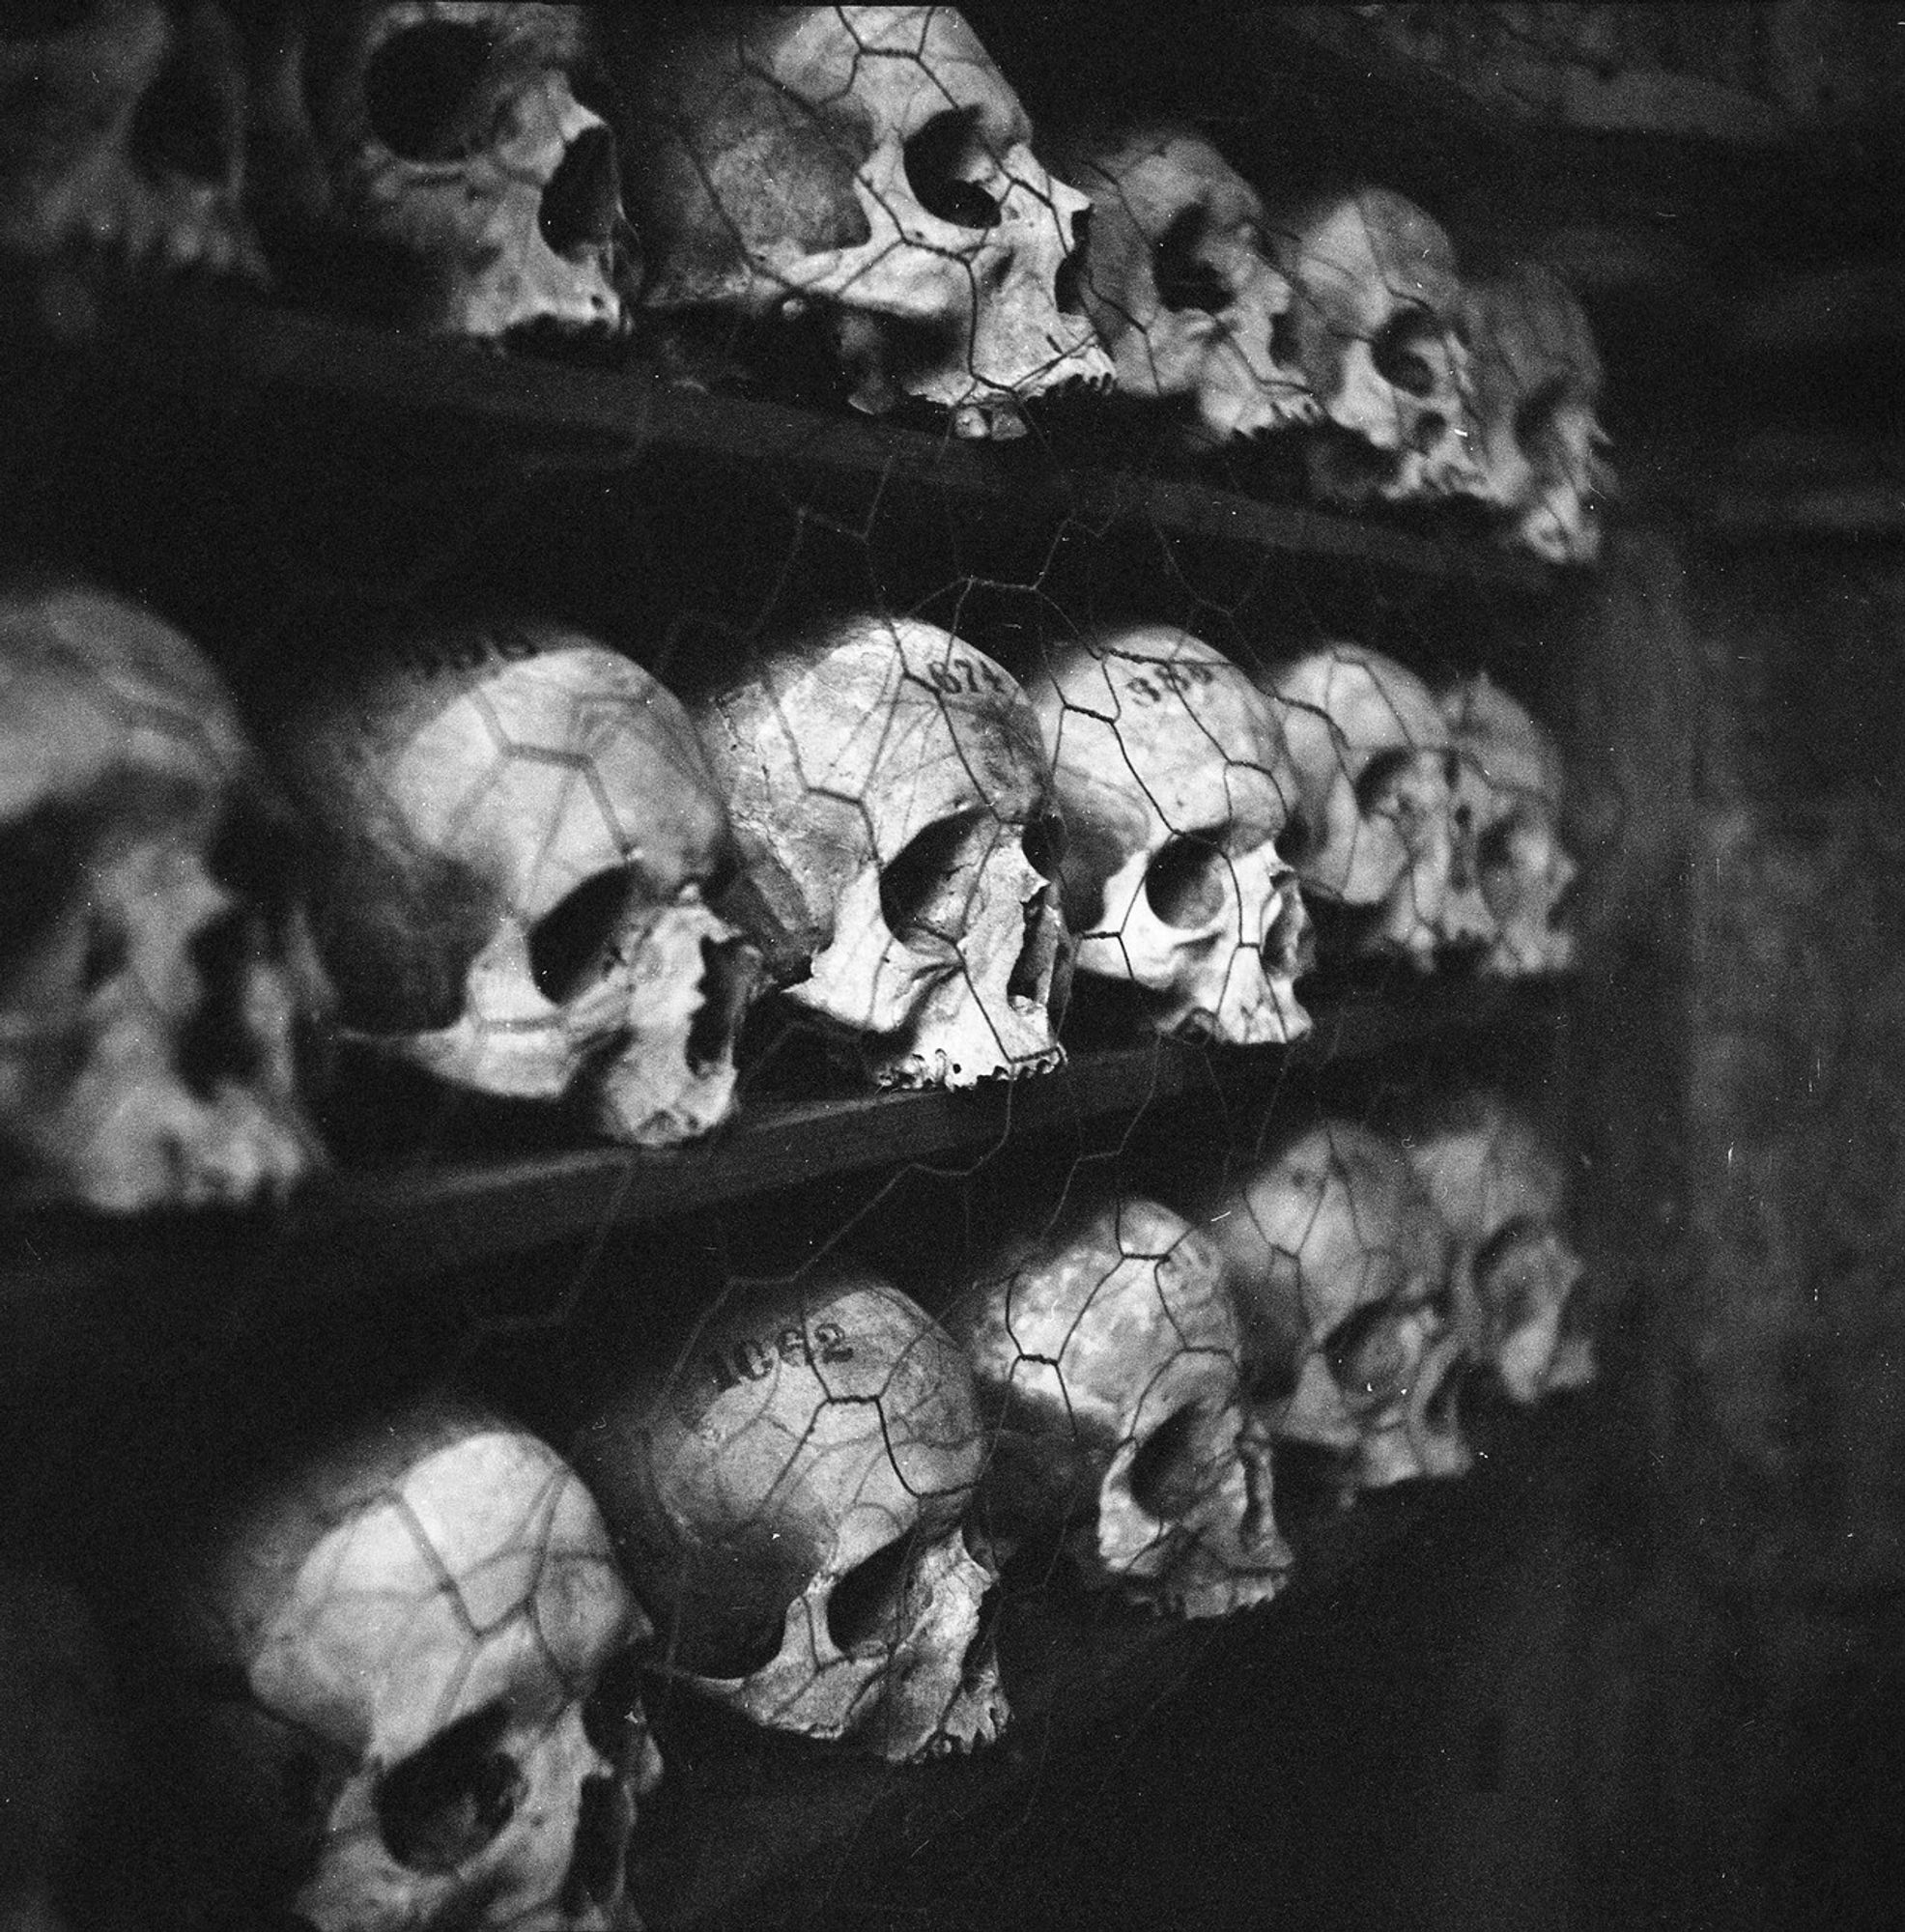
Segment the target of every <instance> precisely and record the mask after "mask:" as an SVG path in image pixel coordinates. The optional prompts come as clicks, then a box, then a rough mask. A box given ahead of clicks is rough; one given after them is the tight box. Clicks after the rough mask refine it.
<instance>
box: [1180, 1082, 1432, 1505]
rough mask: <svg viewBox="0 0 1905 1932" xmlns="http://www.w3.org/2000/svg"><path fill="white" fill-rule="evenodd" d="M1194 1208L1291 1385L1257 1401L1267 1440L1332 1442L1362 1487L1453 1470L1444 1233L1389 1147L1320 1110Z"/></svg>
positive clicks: (1400, 1155) (1399, 1153) (1400, 1156)
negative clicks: (1318, 1116)
mask: <svg viewBox="0 0 1905 1932" xmlns="http://www.w3.org/2000/svg"><path fill="white" fill-rule="evenodd" d="M1203 1219H1204V1226H1205V1228H1206V1230H1207V1232H1208V1234H1209V1236H1210V1237H1211V1239H1212V1240H1213V1241H1214V1242H1215V1244H1216V1246H1217V1247H1218V1248H1219V1249H1220V1250H1221V1251H1222V1253H1223V1255H1224V1258H1225V1261H1226V1263H1227V1264H1228V1265H1229V1268H1230V1271H1231V1279H1232V1281H1233V1282H1234V1284H1235V1286H1236V1291H1237V1294H1238V1297H1239V1299H1240V1300H1241V1301H1242V1303H1243V1305H1244V1307H1245V1310H1246V1313H1247V1315H1248V1316H1249V1318H1250V1320H1251V1321H1252V1322H1253V1324H1254V1326H1255V1328H1256V1329H1257V1331H1258V1332H1259V1334H1260V1335H1262V1336H1263V1337H1265V1338H1266V1346H1272V1347H1274V1349H1275V1350H1277V1352H1279V1353H1280V1354H1282V1355H1283V1357H1284V1359H1285V1362H1286V1363H1287V1366H1288V1370H1289V1375H1290V1378H1291V1381H1292V1383H1293V1385H1294V1392H1293V1393H1292V1394H1291V1396H1290V1397H1289V1398H1288V1400H1287V1401H1285V1402H1283V1403H1282V1404H1280V1405H1279V1406H1276V1407H1275V1408H1273V1409H1272V1411H1271V1413H1272V1422H1273V1428H1274V1431H1275V1433H1276V1434H1277V1435H1279V1436H1280V1437H1282V1438H1284V1439H1286V1440H1289V1441H1293V1442H1305V1443H1309V1444H1311V1445H1313V1446H1314V1447H1317V1448H1322V1449H1330V1450H1335V1451H1337V1452H1339V1453H1340V1454H1342V1455H1343V1456H1344V1457H1345V1458H1346V1459H1347V1460H1348V1463H1349V1466H1350V1467H1351V1471H1352V1474H1353V1480H1354V1481H1355V1482H1356V1484H1357V1485H1359V1486H1360V1487H1362V1488H1365V1489H1373V1488H1378V1487H1380V1486H1382V1485H1384V1484H1388V1483H1396V1482H1403V1481H1406V1480H1407V1479H1409V1478H1411V1477H1416V1476H1446V1475H1459V1474H1461V1473H1462V1472H1463V1471H1464V1469H1466V1468H1467V1467H1468V1463H1469V1451H1468V1448H1467V1445H1466V1444H1465V1443H1464V1441H1463V1439H1462V1436H1461V1434H1460V1427H1459V1418H1458V1416H1457V1415H1456V1412H1455V1400H1454V1398H1455V1393H1456V1384H1455V1381H1454V1379H1453V1375H1454V1371H1455V1369H1456V1366H1457V1362H1458V1358H1459V1351H1460V1346H1461V1338H1460V1336H1459V1335H1458V1334H1457V1333H1456V1332H1455V1331H1454V1330H1453V1329H1452V1328H1450V1326H1449V1325H1448V1320H1447V1315H1446V1312H1445V1311H1446V1304H1447V1298H1448V1288H1449V1268H1450V1263H1451V1256H1450V1250H1449V1236H1448V1232H1447V1230H1446V1229H1445V1228H1444V1227H1443V1226H1442V1223H1441V1222H1440V1220H1439V1219H1438V1218H1437V1216H1436V1210H1435V1208H1433V1207H1432V1206H1431V1204H1430V1201H1429V1198H1428V1196H1427V1195H1426V1194H1425V1193H1424V1191H1423V1188H1422V1185H1421V1183H1420V1182H1419V1181H1418V1180H1417V1179H1416V1178H1415V1176H1414V1174H1413V1172H1412V1171H1411V1169H1410V1167H1409V1162H1408V1157H1407V1154H1405V1153H1404V1151H1403V1150H1402V1149H1401V1147H1399V1146H1398V1145H1397V1144H1396V1143H1394V1142H1393V1141H1390V1140H1388V1139H1387V1138H1385V1137H1384V1136H1381V1135H1379V1134H1377V1133H1375V1132H1373V1131H1372V1130H1370V1129H1369V1128H1367V1127H1363V1126H1359V1125H1357V1124H1356V1123H1355V1122H1350V1121H1341V1120H1327V1121H1323V1122H1320V1123H1319V1124H1318V1125H1316V1126H1314V1127H1311V1128H1308V1129H1306V1130H1305V1131H1303V1132H1301V1133H1298V1134H1296V1135H1294V1137H1292V1138H1291V1139H1289V1140H1287V1141H1286V1142H1285V1144H1284V1145H1283V1146H1282V1147H1281V1148H1279V1149H1278V1150H1277V1151H1275V1152H1273V1153H1272V1154H1271V1156H1270V1158H1269V1159H1268V1160H1266V1161H1265V1163H1264V1164H1263V1165H1262V1166H1261V1167H1259V1168H1258V1169H1257V1170H1256V1172H1255V1173H1253V1174H1252V1175H1250V1176H1249V1177H1248V1178H1247V1179H1245V1180H1243V1181H1242V1182H1241V1183H1239V1184H1238V1185H1237V1187H1235V1188H1233V1189H1232V1190H1231V1191H1230V1192H1229V1193H1228V1194H1226V1195H1225V1196H1224V1197H1223V1198H1222V1199H1221V1200H1220V1201H1218V1202H1217V1203H1216V1204H1215V1206H1214V1207H1212V1208H1210V1210H1209V1211H1208V1214H1207V1215H1206V1216H1205V1217H1203Z"/></svg>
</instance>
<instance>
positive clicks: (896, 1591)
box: [574, 1264, 1008, 1763]
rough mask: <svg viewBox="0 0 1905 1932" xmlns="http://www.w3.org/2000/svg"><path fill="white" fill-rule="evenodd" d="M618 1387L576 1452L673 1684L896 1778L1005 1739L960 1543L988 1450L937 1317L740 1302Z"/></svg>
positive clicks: (816, 1274) (882, 1290) (785, 1293)
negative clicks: (830, 1744) (659, 1639)
mask: <svg viewBox="0 0 1905 1932" xmlns="http://www.w3.org/2000/svg"><path fill="white" fill-rule="evenodd" d="M611 1377H612V1378H614V1385H613V1386H612V1387H611V1393H610V1394H609V1396H608V1399H607V1401H606V1402H605V1403H604V1404H603V1406H602V1407H601V1409H600V1412H599V1413H597V1414H595V1415H594V1416H592V1417H591V1419H590V1420H589V1421H588V1422H587V1423H585V1424H584V1426H583V1428H582V1429H581V1430H579V1431H578V1433H577V1435H576V1439H575V1449H574V1453H575V1456H576V1460H577V1463H578V1464H579V1466H580V1467H581V1468H582V1469H583V1473H584V1474H585V1475H586V1476H587V1477H588V1479H589V1481H590V1483H591V1484H592V1485H593V1486H594V1489H595V1492H596V1493H597V1494H598V1495H599V1496H600V1497H601V1498H602V1504H603V1508H604V1510H605V1511H606V1512H607V1513H608V1517H609V1520H610V1523H611V1527H612V1529H613V1531H614V1534H615V1537H616V1540H617V1542H618V1544H619V1546H620V1548H621V1549H622V1551H623V1554H624V1557H625V1559H626V1561H627V1563H628V1567H629V1573H630V1575H631V1577H633V1578H634V1580H635V1583H636V1586H637V1587H638V1588H639V1589H640V1591H641V1593H642V1596H643V1598H644V1599H645V1600H646V1601H647V1602H648V1603H649V1604H650V1605H652V1607H653V1608H654V1610H655V1613H656V1615H657V1616H658V1617H660V1618H661V1619H662V1620H663V1622H664V1625H665V1627H666V1628H667V1630H668V1635H669V1639H670V1645H671V1657H670V1666H671V1669H672V1671H673V1673H674V1674H676V1675H678V1676H680V1677H683V1678H684V1679H685V1680H686V1681H687V1682H689V1683H690V1684H692V1685H693V1686H694V1687H695V1688H696V1689H697V1690H700V1691H702V1692H703V1693H705V1694H706V1695H707V1696H709V1697H711V1698H713V1699H715V1700H716V1701H717V1702H719V1703H721V1704H723V1705H725V1707H726V1708H728V1709H729V1710H732V1711H736V1712H738V1713H740V1714H741V1715H743V1716H745V1717H747V1718H749V1719H752V1720H753V1722H755V1723H758V1724H764V1725H767V1726H770V1727H771V1728H773V1729H776V1730H782V1731H791V1732H795V1733H798V1734H799V1735H801V1736H803V1737H808V1738H813V1739H816V1740H823V1741H842V1740H843V1741H845V1742H847V1743H849V1744H851V1745H852V1746H854V1747H857V1748H859V1749H863V1750H867V1751H870V1752H872V1753H874V1754H875V1755H877V1756H880V1757H883V1758H886V1759H888V1760H890V1761H892V1762H894V1763H908V1762H912V1761H914V1760H916V1759H920V1758H924V1757H927V1756H939V1755H945V1754H948V1753H951V1752H956V1751H967V1750H970V1749H972V1748H973V1747H975V1746H976V1745H984V1744H989V1743H991V1742H992V1740H993V1739H994V1738H996V1737H997V1736H998V1734H999V1732H1000V1731H1001V1730H1002V1729H1003V1728H1004V1727H1005V1724H1006V1721H1007V1718H1008V1711H1007V1705H1006V1697H1005V1692H1004V1691H1003V1690H1001V1689H1000V1685H999V1675H998V1669H997V1666H996V1664H995V1662H994V1661H993V1656H992V1642H991V1637H990V1634H988V1633H982V1632H981V1622H982V1618H981V1605H982V1600H983V1598H984V1596H985V1593H986V1592H987V1591H988V1590H989V1589H990V1588H991V1587H992V1585H993V1583H994V1582H995V1581H996V1580H997V1579H996V1577H995V1576H994V1574H993V1572H992V1571H991V1569H990V1568H989V1567H988V1566H987V1565H986V1564H984V1563H982V1562H981V1561H980V1560H979V1559H977V1558H976V1557H975V1556H974V1555H973V1554H972V1552H971V1551H970V1550H969V1549H968V1548H967V1547H966V1542H965V1537H964V1531H963V1529H962V1527H961V1522H962V1519H963V1518H964V1516H965V1514H966V1510H967V1507H968V1505H969V1504H970V1502H971V1500H972V1494H973V1486H974V1484H975V1483H976V1482H977V1480H978V1478H979V1473H980V1468H981V1463H982V1462H983V1460H984V1454H985V1439H984V1435H983V1432H982V1430H981V1425H980V1418H979V1412H978V1408H977V1406H976V1404H975V1401H974V1396H973V1382H972V1371H971V1369H970V1368H969V1367H968V1366H967V1363H966V1359H965V1357H964V1356H963V1355H962V1354H960V1352H959V1350H958V1349H957V1348H956V1347H955V1346H954V1344H953V1341H952V1339H951V1338H950V1337H949V1336H948V1335H947V1334H946V1333H945V1331H944V1330H943V1329H941V1328H940V1327H939V1326H938V1325H937V1323H935V1322H934V1321H932V1319H931V1318H930V1317H929V1316H928V1315H926V1314H925V1312H924V1310H923V1309H921V1308H919V1307H917V1306H916V1305H915V1304H914V1303H913V1302H911V1301H909V1300H908V1299H907V1297H906V1296H905V1295H903V1294H901V1293H899V1292H898V1291H897V1290H896V1289H895V1288H893V1287H891V1286H890V1285H889V1284H887V1283H886V1282H884V1281H881V1280H879V1279H877V1278H876V1277H874V1276H872V1275H869V1274H867V1273H865V1272H862V1271H860V1270H857V1269H854V1268H852V1267H850V1266H845V1265H841V1264H829V1265H824V1266H822V1267H820V1268H817V1269H814V1270H810V1272H809V1273H807V1274H806V1275H804V1276H802V1277H800V1278H798V1279H796V1280H795V1281H793V1282H791V1283H784V1284H777V1285H775V1286H773V1287H764V1288H759V1289H754V1290H749V1291H745V1292H739V1293H733V1294H730V1295H728V1296H726V1297H725V1299H724V1300H723V1301H722V1303H721V1305H720V1306H719V1307H718V1308H717V1309H716V1310H715V1311H714V1312H713V1314H711V1315H710V1316H709V1317H708V1318H707V1319H706V1320H705V1321H702V1322H701V1323H700V1324H699V1325H698V1326H697V1329H696V1331H695V1334H694V1337H693V1340H692V1342H691V1344H690V1346H689V1347H688V1348H687V1349H686V1350H684V1351H682V1352H681V1353H680V1354H679V1356H678V1357H677V1358H676V1359H675V1360H673V1361H672V1362H667V1361H657V1360H654V1359H642V1360H638V1361H636V1362H634V1363H632V1364H630V1365H629V1367H628V1370H627V1372H626V1375H625V1376H624V1375H621V1374H620V1373H619V1372H618V1371H611Z"/></svg>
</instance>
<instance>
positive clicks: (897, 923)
mask: <svg viewBox="0 0 1905 1932" xmlns="http://www.w3.org/2000/svg"><path fill="white" fill-rule="evenodd" d="M984 819H985V814H984V813H983V812H981V811H968V812H961V813H959V814H957V815H956V816H954V817H952V818H942V819H940V820H938V821H937V822H936V823H935V824H932V825H928V826H927V827H926V829H925V830H924V832H922V833H921V834H920V835H919V836H918V837H917V838H914V839H913V840H912V841H911V843H909V844H908V845H907V846H906V848H905V849H904V850H903V851H902V852H901V853H900V854H899V856H898V857H897V858H896V859H895V860H894V862H893V863H892V864H891V865H890V866H888V867H885V868H884V869H883V870H882V871H881V873H880V916H881V917H882V918H883V919H884V920H885V921H886V923H887V930H888V931H889V932H891V933H892V934H893V935H894V936H895V937H896V939H899V940H901V941H903V942H904V943H905V944H907V945H909V946H919V945H922V944H930V943H932V942H937V943H939V944H940V945H944V946H950V945H953V944H955V943H956V942H957V940H958V938H959V935H960V933H961V932H962V931H964V929H965V925H966V918H965V915H966V911H967V908H968V907H969V906H970V904H971V902H972V877H971V874H972V871H973V870H974V867H972V865H971V863H970V860H969V858H968V853H967V847H968V845H969V843H970V841H971V838H972V834H973V831H974V829H975V828H976V827H977V826H979V825H980V824H981V822H982V821H983V820H984Z"/></svg>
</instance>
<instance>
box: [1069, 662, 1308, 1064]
mask: <svg viewBox="0 0 1905 1932" xmlns="http://www.w3.org/2000/svg"><path fill="white" fill-rule="evenodd" d="M1031 693H1032V700H1033V705H1034V707H1035V709H1036V710H1037V712H1038V722H1039V724H1040V725H1041V726H1042V727H1043V730H1044V733H1045V742H1046V745H1047V747H1048V748H1049V750H1050V753H1051V757H1052V764H1053V769H1054V773H1055V775H1056V779H1057V783H1058V790H1059V800H1060V804H1061V806H1062V808H1063V810H1064V812H1065V817H1066V855H1065V859H1064V863H1063V872H1062V876H1063V880H1064V885H1065V897H1066V916H1067V919H1068V921H1069V923H1070V925H1071V929H1072V931H1073V933H1074V934H1075V935H1076V936H1077V940H1078V967H1079V970H1080V971H1081V972H1085V973H1091V974H1095V975H1096V976H1098V977H1100V978H1102V979H1107V980H1121V981H1124V982H1126V983H1128V984H1131V985H1135V986H1137V987H1139V988H1140V989H1141V990H1142V992H1143V995H1144V997H1145V999H1146V1002H1147V1005H1148V1009H1149V1012H1150V1016H1151V1019H1152V1024H1154V1025H1155V1026H1156V1028H1157V1029H1158V1031H1159V1032H1161V1033H1166V1034H1172V1035H1177V1036H1180V1037H1191V1038H1203V1039H1211V1040H1215V1041H1217V1042H1218V1043H1220V1044H1222V1045H1227V1046H1261V1045H1265V1044H1276V1043H1280V1042H1284V1041H1289V1040H1294V1039H1299V1038H1301V1037H1302V1036H1303V1035H1304V1034H1306V1033H1307V1032H1308V1031H1309V1030H1310V1016H1309V1014H1308V1013H1306V1012H1305V1011H1304V1010H1303V1009H1302V1008H1301V1007H1300V1006H1299V1005H1298V1004H1297V1000H1296V990H1295V982H1296V978H1297V975H1298V974H1299V973H1300V972H1301V971H1302V970H1303V967H1304V965H1305V964H1306V963H1307V962H1306V942H1307V939H1308V935H1309V924H1308V918H1307V915H1306V913H1305V911H1304V907H1303V899H1302V895H1301V894H1300V893H1299V891H1298V889H1297V883H1296V875H1295V873H1294V871H1293V870H1292V868H1291V867H1289V866H1288V865H1287V864H1285V862H1284V860H1283V858H1282V857H1281V856H1280V854H1279V853H1278V850H1277V841H1278V839H1279V838H1281V837H1282V836H1283V834H1284V832H1285V828H1286V826H1287V824H1288V822H1289V820H1290V817H1291V814H1292V808H1293V805H1294V801H1295V798H1296V794H1297V786H1298V779H1297V774H1296V772H1295V770H1294V767H1293V765H1292V763H1291V761H1290V754H1289V750H1288V748H1287V747H1286V745H1285V742H1284V735H1283V731H1282V729H1281V726H1280V725H1279V723H1278V719H1277V715H1276V712H1275V710H1274V709H1273V708H1272V707H1271V705H1270V704H1268V703H1267V702H1266V701H1265V698H1264V696H1263V694H1262V693H1260V692H1259V691H1257V690H1256V688H1255V687H1254V686H1253V685H1252V684H1251V683H1250V681H1249V679H1248V678H1246V677H1245V676H1244V674H1243V673H1242V672H1241V671H1240V670H1239V669H1238V668H1237V667H1236V666H1235V665H1233V664H1232V663H1231V662H1230V660H1229V659H1228V658H1226V657H1224V656H1223V655H1222V654H1221V653H1220V652H1218V651H1216V650H1213V649H1212V648H1211V647H1210V646H1209V645H1208V644H1207V643H1205V642H1203V641H1202V640H1201V639H1197V638H1194V637H1192V636H1190V635H1189V633H1188V632H1185V631H1180V630H1176V629H1174V628H1172V627H1170V626H1166V625H1139V626H1136V627H1134V628H1131V629H1127V630H1118V631H1111V632H1106V633H1103V634H1101V635H1099V636H1097V637H1095V638H1091V639H1085V640H1083V641H1081V642H1078V643H1074V644H1067V645H1065V646H1062V647H1060V648H1058V649H1056V650H1054V651H1053V652H1052V653H1051V654H1050V655H1049V657H1048V659H1047V662H1046V667H1045V669H1044V670H1043V672H1042V673H1041V674H1040V675H1039V677H1038V679H1036V680H1035V681H1034V683H1033V685H1032V687H1031Z"/></svg>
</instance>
